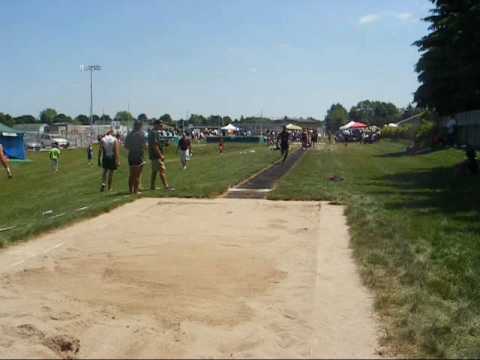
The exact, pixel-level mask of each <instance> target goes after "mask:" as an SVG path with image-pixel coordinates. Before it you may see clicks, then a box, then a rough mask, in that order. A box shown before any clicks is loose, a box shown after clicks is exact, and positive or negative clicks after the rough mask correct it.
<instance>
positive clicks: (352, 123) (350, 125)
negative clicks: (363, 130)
mask: <svg viewBox="0 0 480 360" xmlns="http://www.w3.org/2000/svg"><path fill="white" fill-rule="evenodd" d="M354 124H355V121H350V122H349V123H347V124H345V125H343V126H340V130H345V129H350V128H351V127H352V126H353V125H354Z"/></svg>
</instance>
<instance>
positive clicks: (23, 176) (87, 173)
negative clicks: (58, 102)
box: [0, 144, 279, 247]
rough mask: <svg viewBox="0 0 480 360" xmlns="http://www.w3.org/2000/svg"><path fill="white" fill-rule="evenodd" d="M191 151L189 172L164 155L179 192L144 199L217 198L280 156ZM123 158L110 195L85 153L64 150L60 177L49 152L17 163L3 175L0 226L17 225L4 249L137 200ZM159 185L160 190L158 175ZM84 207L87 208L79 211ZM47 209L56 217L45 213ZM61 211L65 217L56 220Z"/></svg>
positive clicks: (0, 241) (5, 235) (4, 235)
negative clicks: (53, 170) (8, 175)
mask: <svg viewBox="0 0 480 360" xmlns="http://www.w3.org/2000/svg"><path fill="white" fill-rule="evenodd" d="M252 150H253V151H255V152H251V151H252ZM193 152H194V154H193V158H192V161H190V163H189V168H188V169H187V170H182V169H181V168H180V161H179V158H178V156H177V155H176V154H175V151H174V149H173V147H170V148H169V149H168V151H167V157H166V161H167V175H168V179H169V182H170V184H171V185H172V186H175V187H176V189H177V191H175V192H173V193H167V192H165V191H163V190H157V191H155V192H152V191H145V192H144V196H156V197H157V196H158V197H163V196H175V197H213V196H216V195H218V194H221V193H223V192H224V191H225V190H226V189H227V188H228V187H229V186H230V185H233V184H236V183H238V182H240V181H241V180H243V179H244V178H246V177H248V176H250V175H252V174H254V173H256V172H258V171H260V170H261V169H263V168H265V167H267V166H268V165H270V164H271V163H272V162H274V161H275V160H277V158H278V156H279V155H278V154H277V153H275V152H273V151H271V150H269V149H268V148H267V147H266V146H260V145H240V144H228V145H227V146H226V147H225V153H224V154H222V155H220V154H218V151H217V146H215V145H197V146H194V147H193ZM125 155H126V154H125V152H122V160H121V166H120V169H119V170H118V171H116V172H115V176H114V181H113V191H112V192H110V193H100V191H99V190H100V183H101V169H100V168H99V167H98V166H97V165H96V164H95V165H94V166H88V165H87V161H86V151H85V150H84V149H82V150H67V151H63V152H62V157H61V162H60V171H59V172H58V173H57V174H53V173H51V172H50V163H49V159H48V154H47V153H46V152H40V153H31V154H29V158H30V159H31V160H32V162H28V163H24V164H19V163H13V164H12V168H13V172H14V179H12V180H8V179H7V178H6V175H5V174H4V173H3V172H0V175H1V176H0V189H1V193H0V204H1V206H0V228H5V227H11V226H15V228H14V229H12V230H8V231H2V232H0V247H2V246H5V245H7V244H9V243H13V242H15V241H17V240H23V239H28V238H29V237H31V236H33V235H36V234H38V233H40V232H42V231H45V230H49V229H52V228H56V227H59V226H62V225H64V224H67V223H71V222H73V221H76V220H79V219H82V218H85V217H91V216H94V215H97V214H99V213H102V212H105V211H108V210H110V209H112V208H113V207H115V206H117V205H120V204H123V203H126V202H128V201H132V200H134V199H136V198H137V197H136V196H132V195H129V194H128V180H127V176H128V166H127V161H126V159H125ZM0 170H3V169H0ZM149 179H150V163H149V162H148V163H147V165H146V166H145V171H144V174H143V188H144V189H145V188H148V187H149V181H150V180H149ZM157 182H158V183H157V185H158V186H161V182H160V179H159V178H158V177H157ZM85 206H88V209H86V210H83V211H76V210H77V209H80V208H82V207H85ZM47 210H53V211H54V213H53V214H51V215H42V213H43V212H45V211H47ZM62 213H65V214H64V215H63V216H60V217H54V216H55V215H59V214H62Z"/></svg>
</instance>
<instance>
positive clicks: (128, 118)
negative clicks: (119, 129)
mask: <svg viewBox="0 0 480 360" xmlns="http://www.w3.org/2000/svg"><path fill="white" fill-rule="evenodd" d="M133 119H134V118H133V115H132V114H131V113H129V112H128V111H119V112H117V114H116V115H115V120H116V121H120V122H121V123H122V124H130V123H132V122H133Z"/></svg>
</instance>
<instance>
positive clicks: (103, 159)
mask: <svg viewBox="0 0 480 360" xmlns="http://www.w3.org/2000/svg"><path fill="white" fill-rule="evenodd" d="M92 151H93V150H92ZM119 165H120V146H119V143H118V141H117V139H116V138H115V136H113V130H109V131H108V132H107V133H106V134H105V136H104V137H102V138H101V139H100V144H99V147H98V166H101V167H103V174H102V186H101V187H100V191H102V192H103V191H105V187H107V191H110V190H112V181H113V172H114V171H115V170H117V168H118V166H119Z"/></svg>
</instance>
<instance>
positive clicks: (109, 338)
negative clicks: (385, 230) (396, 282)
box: [0, 199, 378, 358]
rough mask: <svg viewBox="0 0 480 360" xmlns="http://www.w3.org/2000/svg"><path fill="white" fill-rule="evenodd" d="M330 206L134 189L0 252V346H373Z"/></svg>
mask: <svg viewBox="0 0 480 360" xmlns="http://www.w3.org/2000/svg"><path fill="white" fill-rule="evenodd" d="M342 211H343V209H342V208H341V207H338V206H332V205H328V204H325V203H324V204H319V203H315V202H271V201H265V200H233V199H217V200H188V199H184V200H177V199H164V200H159V199H142V200H139V201H137V202H135V203H131V204H128V205H125V206H123V207H121V208H119V209H117V210H115V211H113V212H111V213H108V214H105V215H102V216H99V217H97V218H95V219H92V220H88V221H84V222H81V223H79V224H76V225H73V226H71V227H69V228H66V229H63V230H60V231H56V232H53V233H51V234H47V235H45V236H43V237H41V238H39V239H36V240H32V241H30V242H28V243H25V244H21V245H17V246H14V247H11V248H9V249H6V250H3V251H1V252H0V301H1V304H2V306H1V308H0V320H1V321H0V357H2V358H5V357H22V358H24V357H37V358H38V357H70V358H73V357H79V358H88V357H91V358H105V357H108V358H113V357H114V358H132V357H141V358H148V357H151V358H158V357H169V358H171V357H190V358H191V357H220V358H245V357H255V358H261V357H269V358H275V357H282V358H287V357H288V358H292V357H314V358H318V357H343V358H345V357H348V358H351V357H363V358H365V357H372V356H375V355H376V350H377V346H378V345H377V328H376V323H375V320H374V318H373V315H372V301H371V298H370V296H369V294H368V292H367V291H366V290H365V289H364V288H363V287H362V286H361V283H360V280H359V277H358V275H357V273H356V270H355V265H354V262H353V260H352V258H351V252H350V250H349V248H348V241H349V238H348V232H347V228H346V226H345V219H344V217H343V215H342Z"/></svg>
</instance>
